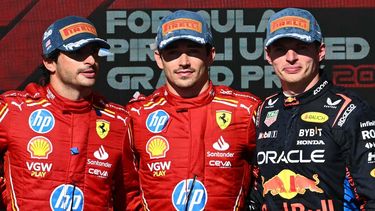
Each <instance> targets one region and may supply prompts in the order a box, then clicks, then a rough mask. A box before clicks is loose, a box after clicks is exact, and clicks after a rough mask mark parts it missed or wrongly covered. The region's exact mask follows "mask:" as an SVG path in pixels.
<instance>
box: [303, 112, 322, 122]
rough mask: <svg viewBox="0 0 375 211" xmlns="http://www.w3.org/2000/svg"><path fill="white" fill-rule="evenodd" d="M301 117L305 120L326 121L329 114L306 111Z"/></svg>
mask: <svg viewBox="0 0 375 211" xmlns="http://www.w3.org/2000/svg"><path fill="white" fill-rule="evenodd" d="M301 119H302V120H303V121H305V122H313V123H324V122H326V121H327V120H328V116H327V115H326V114H323V113H320V112H306V113H303V114H302V115H301Z"/></svg>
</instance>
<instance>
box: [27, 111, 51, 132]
mask: <svg viewBox="0 0 375 211" xmlns="http://www.w3.org/2000/svg"><path fill="white" fill-rule="evenodd" d="M29 126H30V128H31V129H32V130H33V131H34V132H36V133H48V132H50V131H51V130H52V129H53V127H54V126H55V117H54V116H53V115H52V113H51V112H50V111H48V110H47V109H38V110H35V111H33V112H32V113H31V114H30V117H29Z"/></svg>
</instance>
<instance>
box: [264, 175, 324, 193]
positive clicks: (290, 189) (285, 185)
mask: <svg viewBox="0 0 375 211" xmlns="http://www.w3.org/2000/svg"><path fill="white" fill-rule="evenodd" d="M312 177H313V178H312V179H310V178H308V177H305V176H303V175H301V174H296V173H295V172H293V171H291V170H289V169H284V170H282V171H281V172H280V173H279V174H277V175H275V176H274V177H272V178H271V179H269V180H266V181H265V182H264V183H263V196H265V195H266V194H271V195H272V196H276V195H280V196H281V197H282V198H284V199H292V198H294V197H295V196H296V195H297V194H305V193H306V191H310V192H315V193H324V191H323V189H321V188H320V187H319V186H318V184H319V182H320V180H319V176H318V174H314V175H312ZM262 179H263V181H264V178H263V176H262Z"/></svg>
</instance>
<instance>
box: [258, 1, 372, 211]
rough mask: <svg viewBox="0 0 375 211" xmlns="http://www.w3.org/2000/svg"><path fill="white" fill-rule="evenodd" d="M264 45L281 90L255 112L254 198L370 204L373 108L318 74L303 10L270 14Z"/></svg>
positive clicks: (311, 206) (270, 203)
mask: <svg viewBox="0 0 375 211" xmlns="http://www.w3.org/2000/svg"><path fill="white" fill-rule="evenodd" d="M265 46H266V47H265V52H266V58H267V61H268V62H269V63H270V64H271V65H272V66H273V68H274V70H275V72H276V74H277V76H278V77H279V79H280V81H281V84H282V90H281V91H280V92H279V93H277V94H275V95H273V96H270V97H268V98H267V99H266V100H265V101H264V103H263V104H262V105H261V106H260V108H259V112H258V117H257V122H256V123H257V127H258V130H257V163H258V166H259V169H258V171H257V172H256V175H257V176H258V178H257V181H256V184H255V186H254V190H253V192H252V196H251V200H252V201H253V202H254V203H255V204H257V203H258V204H257V205H254V206H255V207H257V208H256V209H259V210H260V209H261V210H278V211H279V210H327V211H333V210H343V209H344V210H352V209H353V208H350V207H353V205H354V207H356V208H355V209H361V210H374V209H375V194H374V190H375V111H374V110H373V108H371V106H370V105H369V104H368V103H367V102H365V101H363V100H361V99H360V98H359V97H358V95H356V94H355V93H353V92H351V91H349V90H346V89H344V88H341V87H337V86H334V85H333V84H332V83H331V82H330V81H329V80H328V79H327V78H326V77H325V76H324V75H323V71H322V70H321V69H320V68H319V63H320V62H321V61H322V60H323V59H324V56H325V45H324V43H323V41H322V34H321V31H320V27H319V25H318V23H317V21H316V20H315V18H314V17H313V15H312V14H311V13H309V12H308V11H306V10H302V9H295V8H287V9H284V10H281V11H280V12H277V13H275V14H274V15H273V16H271V17H270V20H269V23H268V28H267V38H266V44H265ZM350 195H352V198H350V197H349V199H348V197H347V196H350Z"/></svg>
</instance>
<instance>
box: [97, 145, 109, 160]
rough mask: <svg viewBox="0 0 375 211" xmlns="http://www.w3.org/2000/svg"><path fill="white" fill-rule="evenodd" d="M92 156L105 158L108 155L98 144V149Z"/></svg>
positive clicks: (100, 158)
mask: <svg viewBox="0 0 375 211" xmlns="http://www.w3.org/2000/svg"><path fill="white" fill-rule="evenodd" d="M94 157H96V158H97V159H99V160H107V159H108V157H109V155H108V153H107V152H106V151H105V149H104V147H103V145H100V147H99V149H98V150H96V151H95V152H94Z"/></svg>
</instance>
